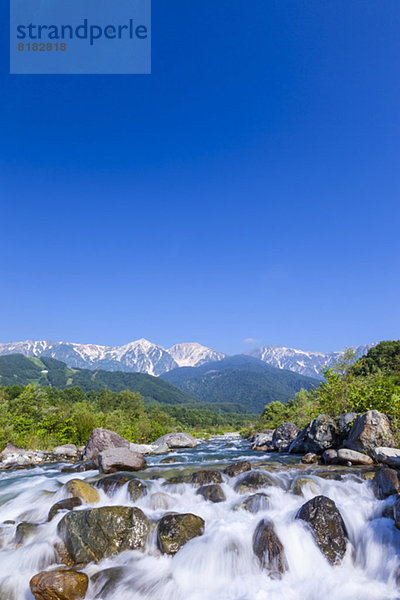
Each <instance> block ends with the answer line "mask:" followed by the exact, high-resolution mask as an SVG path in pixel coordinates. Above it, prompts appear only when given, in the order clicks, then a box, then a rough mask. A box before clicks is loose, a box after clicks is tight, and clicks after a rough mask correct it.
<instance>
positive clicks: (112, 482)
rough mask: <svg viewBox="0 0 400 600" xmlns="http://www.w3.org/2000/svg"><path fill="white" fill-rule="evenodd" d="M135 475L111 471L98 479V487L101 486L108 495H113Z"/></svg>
mask: <svg viewBox="0 0 400 600" xmlns="http://www.w3.org/2000/svg"><path fill="white" fill-rule="evenodd" d="M132 479H134V475H132V473H124V472H120V473H111V474H110V475H106V476H105V477H102V478H101V479H98V480H97V481H96V487H98V488H101V489H102V490H103V491H104V492H105V493H106V494H107V495H108V496H112V495H113V494H114V493H115V492H117V491H118V490H119V489H120V488H121V487H122V486H124V485H125V484H126V483H128V481H132Z"/></svg>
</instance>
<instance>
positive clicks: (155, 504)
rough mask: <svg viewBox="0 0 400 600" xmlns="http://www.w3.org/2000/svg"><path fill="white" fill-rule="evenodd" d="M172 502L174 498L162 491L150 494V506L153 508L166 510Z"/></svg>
mask: <svg viewBox="0 0 400 600" xmlns="http://www.w3.org/2000/svg"><path fill="white" fill-rule="evenodd" d="M173 504H174V499H173V497H172V496H170V495H169V494H165V493H164V492H155V493H154V494H151V496H150V507H151V508H152V509H153V510H160V509H162V510H168V509H169V508H171V507H172V505H173Z"/></svg>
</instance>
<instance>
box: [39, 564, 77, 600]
mask: <svg viewBox="0 0 400 600" xmlns="http://www.w3.org/2000/svg"><path fill="white" fill-rule="evenodd" d="M29 586H30V588H31V592H32V594H33V595H34V596H35V598H36V599H37V600H81V599H82V598H84V597H85V595H86V592H87V589H88V586H89V578H88V576H87V575H86V573H82V572H80V571H73V570H67V569H57V570H55V571H42V572H41V573H38V574H37V575H34V576H33V577H32V579H31V580H30V582H29Z"/></svg>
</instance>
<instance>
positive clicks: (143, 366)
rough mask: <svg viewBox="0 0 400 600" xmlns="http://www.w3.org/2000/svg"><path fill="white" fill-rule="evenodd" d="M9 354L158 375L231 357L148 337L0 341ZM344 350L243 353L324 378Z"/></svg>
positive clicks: (358, 350)
mask: <svg viewBox="0 0 400 600" xmlns="http://www.w3.org/2000/svg"><path fill="white" fill-rule="evenodd" d="M374 345H375V344H365V345H362V346H357V347H356V348H354V350H355V352H356V355H357V357H358V356H362V355H363V354H365V353H366V352H367V351H368V350H369V348H371V347H372V346H374ZM8 354H23V355H24V356H28V357H36V358H40V357H41V356H49V357H50V358H54V359H56V360H61V361H62V362H65V363H66V364H67V365H68V366H69V367H71V368H80V369H90V370H95V369H103V370H107V371H125V372H128V373H129V372H133V373H147V374H148V375H153V376H156V377H159V376H160V375H162V374H164V373H167V372H169V371H172V370H174V369H177V368H181V367H198V366H201V365H203V364H207V363H208V362H215V361H221V360H224V359H225V358H228V355H226V354H224V353H222V352H218V351H216V350H214V349H213V348H209V347H207V346H203V345H202V344H199V343H198V342H186V343H185V342H181V343H178V344H174V345H173V346H171V347H170V348H168V349H167V348H164V347H163V346H161V345H159V344H154V343H153V342H150V341H148V340H146V339H144V338H141V339H139V340H135V341H133V342H129V343H128V344H123V345H121V346H103V345H99V344H78V343H74V342H61V341H48V340H37V341H35V340H25V341H22V342H9V343H0V356H4V355H8ZM342 354H343V352H342V351H335V352H327V353H323V352H306V351H304V350H298V349H295V348H286V347H284V346H273V345H267V346H262V347H260V348H254V349H253V350H250V351H248V352H245V353H244V354H243V356H252V357H254V358H257V359H259V360H261V361H262V362H264V363H265V364H268V365H270V366H272V367H276V368H278V369H286V370H289V371H293V372H295V373H299V374H300V375H305V376H308V377H313V378H318V379H322V376H321V374H320V370H321V368H323V367H324V366H330V365H331V364H332V363H333V362H334V361H335V360H337V359H338V358H339V357H340V356H341V355H342ZM238 356H242V355H238Z"/></svg>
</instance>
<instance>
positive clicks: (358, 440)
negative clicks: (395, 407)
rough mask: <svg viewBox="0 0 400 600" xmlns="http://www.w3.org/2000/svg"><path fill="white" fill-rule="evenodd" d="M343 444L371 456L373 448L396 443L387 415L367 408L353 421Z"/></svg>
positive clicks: (393, 445) (390, 445) (390, 446)
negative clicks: (366, 410)
mask: <svg viewBox="0 0 400 600" xmlns="http://www.w3.org/2000/svg"><path fill="white" fill-rule="evenodd" d="M343 445H344V446H345V447H346V448H350V449H351V450H357V452H364V453H366V454H369V455H370V456H373V454H374V450H375V448H378V447H380V446H386V447H389V448H393V447H395V446H396V443H395V440H394V437H393V433H392V430H391V427H390V421H389V419H388V417H387V416H386V415H384V414H383V413H381V412H378V411H377V410H369V411H368V412H366V413H364V414H363V415H360V416H359V417H357V419H356V420H355V421H354V425H353V427H352V428H351V430H350V434H349V437H348V439H347V440H346V441H345V442H344V444H343Z"/></svg>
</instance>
